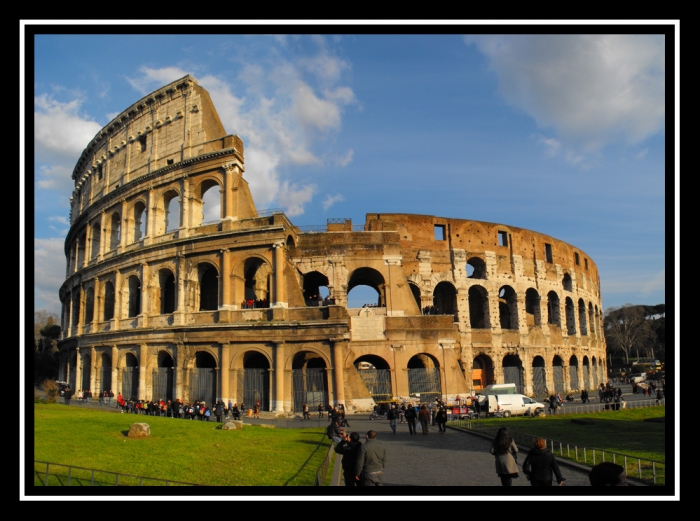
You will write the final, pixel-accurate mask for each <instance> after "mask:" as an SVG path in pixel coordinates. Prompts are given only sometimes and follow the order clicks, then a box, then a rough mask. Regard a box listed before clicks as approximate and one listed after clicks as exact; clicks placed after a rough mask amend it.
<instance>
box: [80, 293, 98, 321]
mask: <svg viewBox="0 0 700 521" xmlns="http://www.w3.org/2000/svg"><path fill="white" fill-rule="evenodd" d="M94 314H95V290H94V289H93V288H91V287H90V288H88V289H87V291H86V292H85V318H84V322H83V323H84V324H90V323H91V322H92V320H93V317H94Z"/></svg>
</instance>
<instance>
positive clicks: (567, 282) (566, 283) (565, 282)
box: [561, 273, 573, 291]
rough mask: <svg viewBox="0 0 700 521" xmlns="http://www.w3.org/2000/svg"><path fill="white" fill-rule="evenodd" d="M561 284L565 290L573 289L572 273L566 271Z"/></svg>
mask: <svg viewBox="0 0 700 521" xmlns="http://www.w3.org/2000/svg"><path fill="white" fill-rule="evenodd" d="M561 285H562V287H563V288H564V291H573V288H572V283H571V275H569V274H568V273H564V277H563V278H562V279H561Z"/></svg>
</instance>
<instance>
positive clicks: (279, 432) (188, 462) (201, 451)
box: [34, 404, 332, 486]
mask: <svg viewBox="0 0 700 521" xmlns="http://www.w3.org/2000/svg"><path fill="white" fill-rule="evenodd" d="M34 415H35V417H34V458H35V459H36V460H39V461H48V462H52V463H61V464H65V465H73V466H77V467H86V468H92V469H99V470H104V471H109V472H118V473H124V474H132V475H138V476H146V477H153V478H161V479H170V480H174V481H182V482H187V483H196V484H201V485H215V486H266V485H271V486H310V485H313V484H314V479H315V476H316V470H317V469H318V467H319V466H320V465H321V463H322V462H323V460H324V458H325V456H326V454H327V453H328V448H329V446H330V440H329V439H328V438H327V437H326V435H325V429H320V428H315V429H313V428H310V429H268V428H263V427H257V426H251V425H246V427H245V428H244V429H242V430H240V431H222V430H221V428H220V427H221V424H218V423H210V422H199V421H189V420H180V419H172V418H161V417H156V416H148V417H145V416H135V415H127V414H114V413H106V412H103V411H94V410H83V409H78V408H76V407H66V406H63V405H58V404H36V405H35V406H34ZM136 422H145V423H148V424H149V425H150V428H151V436H150V438H141V439H134V438H128V437H127V436H126V434H127V433H128V431H129V425H130V424H132V423H136ZM44 467H45V466H39V467H38V468H35V484H38V485H40V484H41V483H42V482H43V479H44V476H43V471H42V469H43V468H44ZM331 472H332V469H331ZM51 473H53V470H52V471H51ZM73 476H74V479H71V484H73V485H80V484H84V483H85V481H84V480H85V479H88V481H89V480H90V479H91V477H87V478H86V477H84V476H88V474H84V475H83V479H82V480H81V479H79V478H80V476H76V474H73ZM59 478H60V476H58V477H55V478H53V479H55V484H60V483H65V479H64V480H60V483H59ZM96 479H97V481H99V482H103V483H105V484H106V483H110V482H111V483H112V484H113V483H114V477H110V476H107V475H105V476H98V478H96ZM39 480H41V481H39ZM124 484H128V483H124ZM133 484H137V483H133Z"/></svg>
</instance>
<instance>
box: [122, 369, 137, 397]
mask: <svg viewBox="0 0 700 521" xmlns="http://www.w3.org/2000/svg"><path fill="white" fill-rule="evenodd" d="M122 398H124V399H125V400H138V399H139V368H138V367H125V368H124V370H123V371H122Z"/></svg>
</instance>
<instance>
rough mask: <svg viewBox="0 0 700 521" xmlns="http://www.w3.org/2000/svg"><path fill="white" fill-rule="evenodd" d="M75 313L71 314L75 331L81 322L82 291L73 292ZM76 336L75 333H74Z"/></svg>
mask: <svg viewBox="0 0 700 521" xmlns="http://www.w3.org/2000/svg"><path fill="white" fill-rule="evenodd" d="M72 300H73V312H72V314H71V325H72V326H73V329H74V330H75V328H76V327H77V325H78V323H79V320H80V291H79V290H77V289H76V290H74V291H73V299H72ZM74 334H75V331H74Z"/></svg>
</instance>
